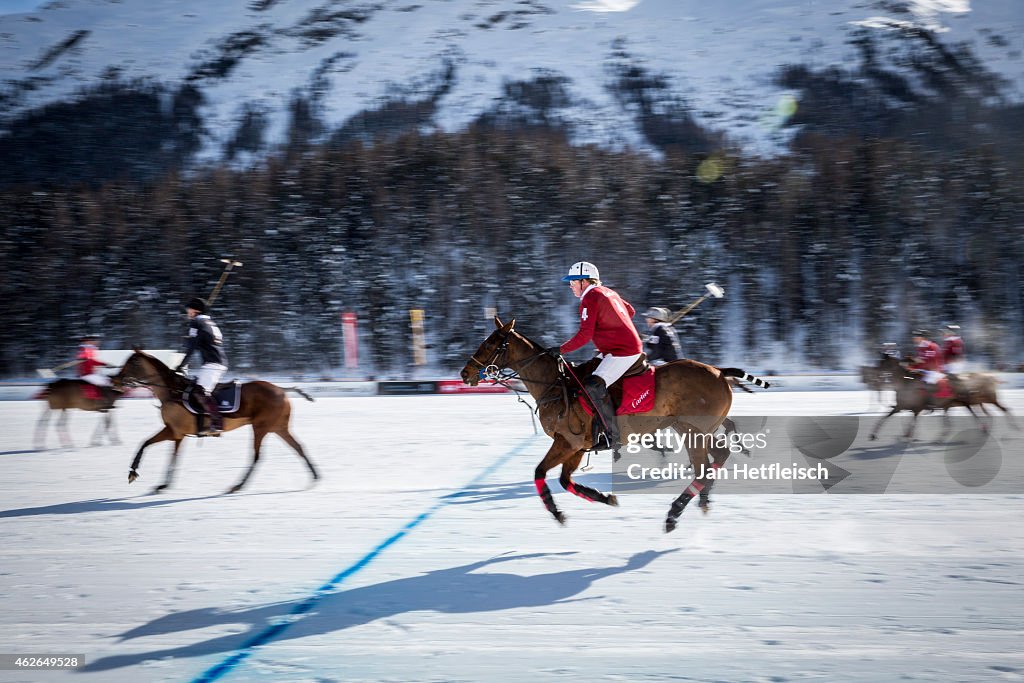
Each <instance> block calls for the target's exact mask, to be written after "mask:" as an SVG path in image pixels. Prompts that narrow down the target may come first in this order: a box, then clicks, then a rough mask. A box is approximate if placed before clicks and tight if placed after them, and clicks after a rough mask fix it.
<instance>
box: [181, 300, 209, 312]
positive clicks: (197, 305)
mask: <svg viewBox="0 0 1024 683" xmlns="http://www.w3.org/2000/svg"><path fill="white" fill-rule="evenodd" d="M185 308H192V309H195V310H197V311H199V312H200V313H206V309H207V308H209V305H208V304H207V303H206V299H200V298H199V297H198V296H195V297H192V298H191V299H189V301H188V303H187V304H185Z"/></svg>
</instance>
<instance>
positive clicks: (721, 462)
mask: <svg viewBox="0 0 1024 683" xmlns="http://www.w3.org/2000/svg"><path fill="white" fill-rule="evenodd" d="M749 452H750V451H747V453H749ZM730 455H732V451H731V450H729V447H728V446H721V447H716V448H713V449H711V456H712V457H713V458H714V459H715V461H714V462H713V463H711V469H712V470H713V471H716V472H717V471H718V470H719V469H721V468H722V467H725V461H726V460H728V459H729V456H730ZM706 481H707V483H706V484H705V485H704V488H703V489H701V491H700V502H699V503H698V505H699V506H700V511H701V512H703V513H704V514H705V515H706V514H708V512H709V511H710V510H711V489H712V488H713V487H714V485H715V480H714V479H707V480H706Z"/></svg>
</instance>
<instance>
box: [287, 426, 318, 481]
mask: <svg viewBox="0 0 1024 683" xmlns="http://www.w3.org/2000/svg"><path fill="white" fill-rule="evenodd" d="M277 435H278V436H279V437H281V438H282V439H283V440H284V442H285V443H286V444H288V445H289V446H291V447H292V448H293V449H294V450H295V452H296V453H298V454H299V456H300V457H301V458H302V459H303V460H304V461H306V467H308V468H309V471H310V473H311V474H312V475H313V481H316V480H317V479H319V478H320V473H319V472H317V471H316V467H314V466H313V461H312V460H310V459H309V457H308V456H307V455H306V451H305V450H303V448H302V444H300V443H299V441H298V439H296V438H295V437H294V436H292V433H291V432H289V431H288V428H287V427H285V428H284V429H282V430H279V431H278V432H277Z"/></svg>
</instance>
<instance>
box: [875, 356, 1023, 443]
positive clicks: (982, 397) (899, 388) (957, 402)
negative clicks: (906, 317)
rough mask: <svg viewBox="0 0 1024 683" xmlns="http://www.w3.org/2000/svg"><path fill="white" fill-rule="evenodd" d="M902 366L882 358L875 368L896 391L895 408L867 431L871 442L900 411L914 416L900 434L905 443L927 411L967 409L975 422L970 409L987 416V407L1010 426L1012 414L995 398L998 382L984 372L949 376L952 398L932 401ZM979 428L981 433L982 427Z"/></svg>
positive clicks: (919, 380) (924, 386) (922, 385)
mask: <svg viewBox="0 0 1024 683" xmlns="http://www.w3.org/2000/svg"><path fill="white" fill-rule="evenodd" d="M906 363H907V359H904V361H903V362H901V361H900V360H899V359H897V358H893V357H891V356H886V357H884V358H882V360H881V361H880V362H879V364H878V369H879V370H880V371H882V372H886V373H888V374H889V375H890V377H892V382H893V388H894V389H895V390H896V405H894V406H893V407H892V409H890V411H889V413H888V414H887V415H883V416H882V418H881V419H879V420H878V422H877V423H875V428H874V429H872V430H871V435H870V436H869V439H870V440H871V441H874V440H875V439H877V438H878V430H879V429H880V428H881V426H882V423H883V422H885V421H886V420H887V419H889V418H890V417H892V416H893V415H895V414H896V413H898V412H901V411H904V410H906V411H910V412H911V413H913V414H914V419H913V420H912V421H911V422H910V425H909V426H908V427H907V431H906V433H905V434H904V437H905V438H907V439H909V438H911V437H912V436H913V434H914V426H915V423H916V421H917V416H918V415H919V414H920V413H922V412H925V411H928V410H941V411H943V412H944V413H946V414H948V413H949V409H950V408H957V407H963V408H967V411H968V412H969V413H970V414H971V415H972V416H973V417H974V418H975V419H978V415H977V414H976V413H975V412H974V409H973V408H972V406H978V407H979V408H980V409H981V411H982V412H983V413H985V414H986V415H988V414H989V412H988V410H987V409H986V408H985V404H989V405H994V406H995V407H997V408H999V409H1000V410H1001V411H1003V413H1004V414H1006V415H1007V416H1008V417H1009V418H1010V419H1011V423H1012V420H1013V414H1012V413H1011V412H1010V411H1009V410H1008V409H1007V408H1006V406H1004V405H1003V404H1002V403H1000V402H999V396H998V395H997V394H996V387H997V386H998V385H999V380H998V379H997V378H995V377H994V376H992V375H990V374H988V373H984V372H965V373H960V374H958V375H951V376H950V387H951V389H952V391H953V396H950V397H946V398H935V397H933V396H932V395H931V393H932V392H931V391H930V390H929V387H928V385H927V384H925V382H924V380H923V379H922V378H921V377H920V376H919V374H920V373H918V372H917V371H915V370H910V369H908V368H907V366H906ZM982 428H983V429H984V426H983V427H982Z"/></svg>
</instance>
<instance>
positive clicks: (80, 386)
mask: <svg viewBox="0 0 1024 683" xmlns="http://www.w3.org/2000/svg"><path fill="white" fill-rule="evenodd" d="M91 387H92V385H91V384H89V383H88V382H86V381H85V380H84V379H58V380H56V381H55V382H50V383H49V384H47V385H46V387H45V388H44V389H43V392H42V395H41V396H40V398H43V399H45V400H46V408H44V409H43V414H42V415H41V416H40V417H39V421H38V422H37V423H36V434H35V439H34V442H35V447H36V448H37V449H39V450H42V449H43V448H45V447H46V426H47V424H49V422H50V413H52V412H53V411H54V410H59V411H61V413H60V417H59V418H58V419H57V435H58V437H59V438H60V442H61V445H62V446H64V447H65V448H70V447H71V446H73V444H72V443H71V435H70V434H68V428H67V424H68V409H70V408H77V409H78V410H88V411H95V412H100V413H103V420H102V421H101V422H100V424H99V425H97V426H96V431H95V432H93V435H92V442H91V443H92V445H94V446H98V445H100V443H101V438H102V437H101V434H100V432H101V431H102V432H104V433H105V434H106V435H107V437H108V438H109V439H110V443H112V444H114V445H117V444H119V443H121V440H120V439H119V438H117V432H116V431H114V418H113V415H112V414H111V412H110V411H111V409H113V407H114V401H115V400H117V397H116V396H112V397H110V398H100V399H94V398H88V397H87V396H86V394H85V390H86V389H88V388H91ZM96 390H97V391H100V390H99V389H98V388H97V389H96Z"/></svg>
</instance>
